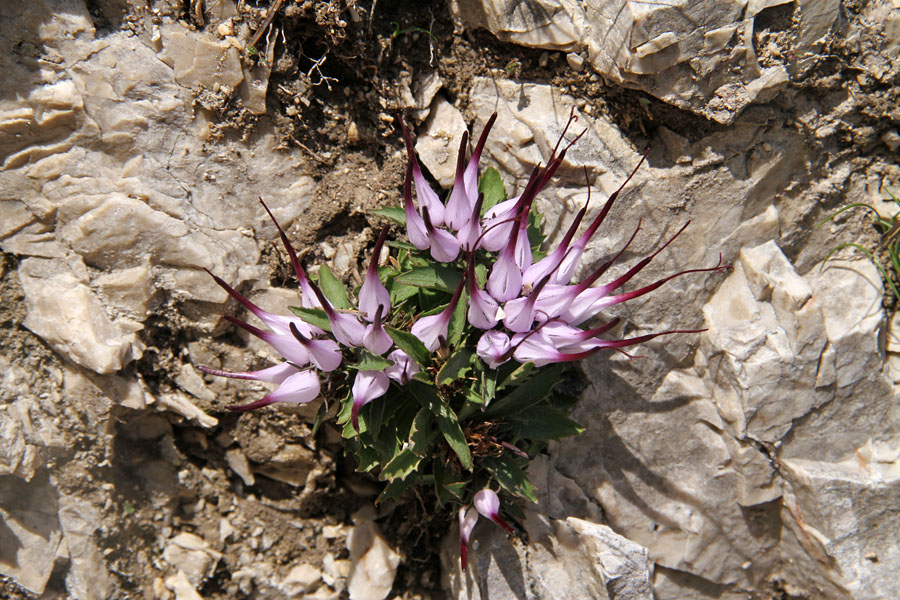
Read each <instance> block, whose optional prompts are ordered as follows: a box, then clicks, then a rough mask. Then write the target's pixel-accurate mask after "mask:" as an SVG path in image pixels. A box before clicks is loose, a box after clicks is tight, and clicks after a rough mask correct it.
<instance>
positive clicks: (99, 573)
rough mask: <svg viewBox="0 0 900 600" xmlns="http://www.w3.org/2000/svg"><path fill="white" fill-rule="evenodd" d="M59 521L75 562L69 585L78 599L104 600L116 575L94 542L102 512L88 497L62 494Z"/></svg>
mask: <svg viewBox="0 0 900 600" xmlns="http://www.w3.org/2000/svg"><path fill="white" fill-rule="evenodd" d="M59 523H60V525H61V526H62V530H63V534H64V536H65V541H66V547H67V548H68V550H69V560H70V561H71V566H70V567H69V572H68V573H67V575H66V589H67V590H68V592H69V594H71V596H72V598H75V600H104V599H105V598H108V597H109V595H110V592H111V591H112V585H113V584H112V578H111V576H110V574H109V571H107V568H106V562H105V561H104V559H103V556H102V554H101V553H100V549H99V548H98V547H97V544H96V543H95V542H94V540H95V537H96V533H95V532H96V531H97V529H98V527H100V525H101V513H100V511H99V510H98V509H97V508H96V507H94V506H92V505H91V504H90V503H88V502H87V501H85V500H83V499H80V498H74V497H71V496H65V495H63V496H60V499H59Z"/></svg>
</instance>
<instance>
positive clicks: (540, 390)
mask: <svg viewBox="0 0 900 600" xmlns="http://www.w3.org/2000/svg"><path fill="white" fill-rule="evenodd" d="M561 372H562V366H561V365H559V364H555V365H553V366H549V367H547V368H545V369H541V370H540V371H538V373H537V374H536V375H534V376H533V377H531V378H530V379H528V382H527V383H524V384H522V385H520V386H518V387H517V388H515V389H514V390H513V391H511V392H510V393H509V394H507V395H506V396H504V397H502V398H500V399H499V400H497V401H495V402H494V403H492V404H491V405H490V406H489V407H488V408H487V411H485V412H486V414H488V415H490V416H499V415H514V414H516V413H518V412H521V411H523V410H525V409H527V408H530V407H532V406H534V405H535V404H537V403H538V402H540V401H541V400H543V399H544V398H546V397H547V395H548V394H549V393H550V391H551V390H552V389H553V386H555V385H556V384H557V383H558V382H559V377H560V373H561Z"/></svg>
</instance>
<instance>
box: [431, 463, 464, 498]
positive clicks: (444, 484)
mask: <svg viewBox="0 0 900 600" xmlns="http://www.w3.org/2000/svg"><path fill="white" fill-rule="evenodd" d="M471 481H472V480H471V479H469V478H468V477H465V476H464V475H463V474H461V473H457V472H455V471H453V470H451V469H448V468H447V467H445V466H444V465H443V464H442V463H440V462H437V461H435V463H434V491H435V493H436V494H437V497H438V502H440V503H441V504H442V505H443V504H446V503H447V502H452V501H454V500H456V501H460V502H461V501H463V500H464V499H465V493H466V486H467V485H469V483H470V482H471Z"/></svg>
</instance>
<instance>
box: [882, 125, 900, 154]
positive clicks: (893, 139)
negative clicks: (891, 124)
mask: <svg viewBox="0 0 900 600" xmlns="http://www.w3.org/2000/svg"><path fill="white" fill-rule="evenodd" d="M881 141H882V142H884V145H885V146H887V147H888V150H890V151H891V152H896V151H897V148H900V133H897V130H895V129H889V130H888V131H885V132H884V133H882V134H881Z"/></svg>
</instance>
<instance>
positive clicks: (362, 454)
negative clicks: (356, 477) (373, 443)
mask: <svg viewBox="0 0 900 600" xmlns="http://www.w3.org/2000/svg"><path fill="white" fill-rule="evenodd" d="M355 454H356V461H357V466H356V471H357V472H358V473H368V472H369V471H371V470H372V469H374V468H375V467H377V466H378V465H379V464H381V463H380V462H379V460H378V453H377V452H375V449H374V448H371V447H369V446H360V447H359V448H358V449H357V451H356V452H355Z"/></svg>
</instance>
